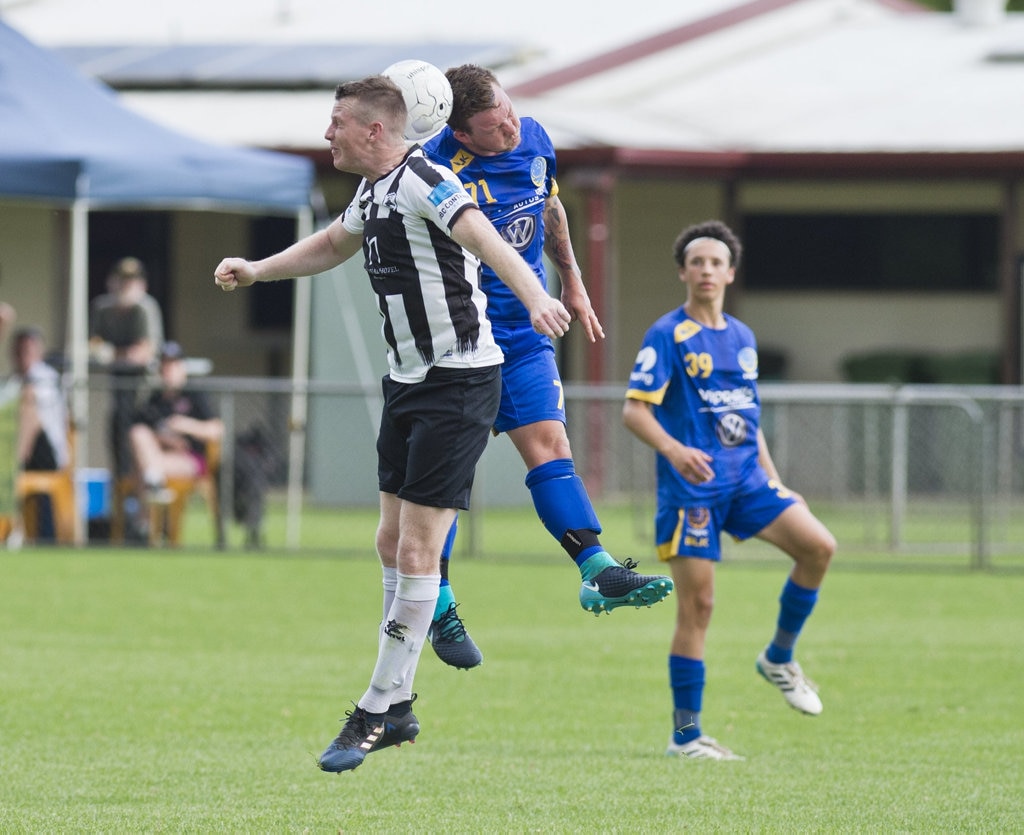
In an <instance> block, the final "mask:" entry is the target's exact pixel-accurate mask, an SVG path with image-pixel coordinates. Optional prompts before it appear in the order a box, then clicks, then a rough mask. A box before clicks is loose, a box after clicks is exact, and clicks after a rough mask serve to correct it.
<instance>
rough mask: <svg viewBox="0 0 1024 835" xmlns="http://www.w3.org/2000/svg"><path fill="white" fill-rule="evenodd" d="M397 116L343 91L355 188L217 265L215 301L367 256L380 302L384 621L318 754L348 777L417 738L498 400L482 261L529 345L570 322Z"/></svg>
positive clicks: (390, 100) (337, 115) (366, 87)
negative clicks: (445, 559)
mask: <svg viewBox="0 0 1024 835" xmlns="http://www.w3.org/2000/svg"><path fill="white" fill-rule="evenodd" d="M405 120H406V110H405V104H404V101H403V99H402V94H401V92H400V91H399V89H398V88H397V87H396V86H395V85H394V84H393V83H392V82H391V81H389V80H388V79H386V78H384V77H383V76H371V77H369V78H366V79H363V80H361V81H354V82H348V83H345V84H341V85H339V86H338V89H337V91H336V93H335V104H334V109H333V110H332V113H331V122H330V125H329V126H328V128H327V132H326V134H325V138H326V139H327V141H328V142H329V143H330V147H331V155H332V158H333V162H334V166H335V168H337V169H338V170H340V171H348V172H351V173H354V174H358V175H360V176H361V177H362V178H363V180H362V181H361V182H360V184H359V186H358V188H357V189H356V194H355V197H354V198H353V199H352V202H351V203H350V204H349V206H348V208H347V209H346V210H345V212H344V214H343V215H342V216H341V217H339V218H337V219H336V220H334V221H333V222H332V223H331V224H330V225H329V226H328V227H327V228H326V229H324V230H321V231H318V232H315V233H314V234H312V235H310V236H309V237H307V238H304V239H303V240H301V241H299V242H297V243H295V244H293V245H292V246H290V247H288V248H287V249H285V250H283V251H281V252H279V253H277V254H275V255H272V256H270V257H268V258H265V259H263V260H260V261H255V262H250V261H247V260H244V259H242V258H226V259H224V260H223V261H221V263H220V264H219V265H218V266H217V269H216V270H215V272H214V278H215V280H216V283H217V284H218V285H219V286H220V287H222V288H223V289H224V290H234V289H235V288H236V287H245V286H248V285H251V284H253V283H254V282H256V281H275V280H278V279H284V278H295V277H298V276H309V275H316V274H318V273H322V272H324V271H326V270H329V269H331V268H332V267H335V266H337V265H338V264H341V263H342V262H343V261H345V260H347V259H348V258H349V257H351V256H353V255H355V253H356V252H358V251H359V250H360V248H362V252H363V259H364V266H365V268H366V272H367V274H368V275H369V280H370V285H371V287H372V288H373V289H374V291H375V292H376V294H377V298H378V305H379V308H380V312H381V315H382V316H383V319H384V323H383V326H382V333H383V336H384V340H385V342H386V343H387V349H388V365H389V369H390V370H389V374H388V376H387V377H385V378H384V380H383V383H382V387H383V392H384V410H383V414H382V417H381V426H380V432H379V434H378V438H377V454H378V482H379V487H380V508H381V511H380V524H379V527H378V531H377V540H376V546H377V552H378V554H379V556H380V559H381V564H382V567H383V573H384V618H383V620H382V621H381V625H380V630H379V653H378V657H377V662H376V665H375V667H374V670H373V674H372V676H371V678H370V685H369V687H368V688H367V690H366V692H365V693H364V694H363V696H362V697H361V698H360V699H359V702H358V704H357V705H356V707H355V710H353V711H351V712H350V713H349V715H348V720H347V721H346V723H345V726H344V727H343V728H342V731H341V733H340V734H339V735H338V737H337V738H336V739H335V740H334V741H333V742H332V743H331V744H330V745H329V746H328V748H327V749H326V750H325V751H324V752H323V754H321V756H320V759H319V765H320V767H321V768H322V769H323V770H325V771H347V770H350V769H353V768H356V767H357V766H359V765H360V764H361V763H362V762H363V760H364V759H365V757H366V755H367V754H368V753H370V752H371V751H375V750H378V749H379V748H381V747H384V746H386V745H393V744H397V743H400V742H403V741H406V740H411V739H413V738H414V737H415V736H416V734H417V733H418V732H419V723H418V721H417V720H416V719H415V716H413V714H412V711H411V707H412V701H413V699H414V695H413V693H412V687H413V679H414V675H415V670H416V665H417V663H418V661H419V656H420V651H421V650H422V648H423V644H424V642H425V641H426V635H427V630H428V628H429V626H430V621H431V618H432V616H433V612H434V605H435V601H436V599H437V595H438V584H439V581H440V575H439V574H438V555H439V554H440V553H441V548H442V544H443V542H444V540H445V537H446V536H447V533H448V530H449V528H450V527H451V524H452V521H453V520H454V518H455V515H456V512H457V510H458V509H467V508H468V507H469V495H470V489H471V487H472V482H473V473H474V469H475V467H476V463H477V461H478V459H479V457H480V455H481V453H482V452H483V449H484V447H485V446H486V444H487V439H488V436H489V433H490V427H491V426H492V424H493V422H494V417H495V415H496V413H497V408H498V400H499V397H500V392H501V377H500V366H501V362H502V354H501V351H500V349H499V348H498V346H497V344H496V343H495V341H494V337H493V335H492V332H491V326H490V323H489V322H488V320H487V316H486V314H485V307H486V298H485V297H484V295H483V293H482V291H481V289H480V284H479V281H480V259H484V260H486V261H487V263H488V264H490V265H491V266H492V268H493V269H494V270H495V271H496V272H497V274H498V275H499V276H501V278H502V280H503V281H505V282H507V283H508V284H509V286H510V287H512V289H513V292H514V293H515V294H516V296H517V297H518V298H520V299H521V300H522V302H523V304H524V305H525V306H526V308H527V310H528V311H529V320H530V324H531V326H532V327H533V328H536V330H537V332H538V333H542V334H544V335H545V336H547V337H559V336H562V335H564V334H565V333H566V332H567V331H568V327H569V321H570V316H569V313H568V311H567V310H566V309H565V307H564V306H563V305H562V304H561V302H559V301H558V300H557V299H553V298H551V297H550V296H549V295H548V293H547V292H546V291H545V290H544V288H543V287H541V286H540V285H539V284H537V281H536V279H535V278H534V275H533V273H532V272H531V271H530V269H529V268H528V267H527V266H526V264H525V263H524V262H523V260H522V259H521V258H520V257H519V255H518V254H517V253H516V251H515V250H514V249H513V248H512V247H511V246H510V245H509V244H507V243H506V242H505V241H503V240H502V239H501V237H500V236H499V235H498V234H497V232H496V231H495V230H494V228H493V227H492V226H491V225H490V224H489V223H488V222H487V219H486V218H485V217H484V215H483V213H482V212H480V211H479V209H478V208H477V206H476V204H475V203H474V202H473V200H472V199H471V198H470V197H469V195H468V194H466V192H465V190H464V189H463V188H462V186H461V184H460V183H459V182H458V180H457V179H456V178H455V177H454V175H453V174H452V173H451V172H450V171H448V170H446V169H444V168H442V167H440V166H436V165H434V164H433V163H431V162H430V161H428V160H427V159H426V158H425V157H424V156H423V153H422V151H421V150H420V149H419V148H418V147H414V148H412V149H410V148H408V147H407V146H406V143H405V140H404V139H403V135H402V134H403V131H404V128H405Z"/></svg>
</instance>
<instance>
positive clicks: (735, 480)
mask: <svg viewBox="0 0 1024 835" xmlns="http://www.w3.org/2000/svg"><path fill="white" fill-rule="evenodd" d="M725 322H726V326H725V327H724V328H721V329H719V330H716V329H713V328H708V327H705V326H703V325H701V324H698V323H697V322H695V321H694V320H693V319H691V318H689V317H688V316H687V315H686V311H685V310H684V309H683V308H679V309H678V310H674V311H672V312H671V313H668V314H666V315H664V316H662V317H661V318H660V319H658V321H657V322H655V323H654V324H653V325H652V326H651V328H650V330H648V331H647V334H646V336H645V337H644V341H643V346H642V347H641V349H640V353H639V354H638V355H637V358H636V364H635V365H634V367H633V372H632V374H630V377H629V389H628V390H627V392H626V397H627V398H632V399H635V400H642V401H644V402H646V403H650V404H652V407H653V413H654V416H655V417H656V418H657V420H658V422H659V423H660V424H661V425H662V427H663V428H664V429H665V431H666V432H668V433H669V434H670V435H671V436H672V437H674V438H675V439H676V440H678V441H680V442H681V443H683V444H685V445H686V446H691V447H696V448H697V449H701V450H703V451H705V452H707V453H708V454H709V455H711V456H712V459H713V460H712V461H711V468H712V469H713V470H714V472H715V477H714V478H713V479H711V481H709V482H708V483H706V484H701V485H696V484H691V483H690V482H688V481H687V480H686V479H684V478H683V477H682V476H681V475H680V474H679V473H678V472H677V471H676V469H675V468H674V467H673V466H672V465H671V464H670V463H669V462H668V460H667V459H666V458H664V456H662V455H660V454H659V455H658V456H657V468H658V505H659V507H686V506H688V505H693V504H695V503H701V504H715V503H716V502H719V501H722V500H723V499H727V498H728V497H730V496H731V495H733V494H734V493H735V492H736V491H737V490H738V489H741V488H742V487H743V485H744V484H746V483H747V480H748V479H749V478H750V476H751V475H753V474H754V472H755V471H756V470H757V469H758V460H757V459H758V444H757V434H758V426H759V422H760V415H761V403H760V399H759V397H758V393H757V343H756V341H755V339H754V334H753V332H752V331H751V330H750V328H748V327H747V326H746V325H744V324H743V323H742V322H741V321H739V320H738V319H736V318H734V317H732V316H729V315H726V316H725Z"/></svg>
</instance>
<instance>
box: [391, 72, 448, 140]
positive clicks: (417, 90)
mask: <svg viewBox="0 0 1024 835" xmlns="http://www.w3.org/2000/svg"><path fill="white" fill-rule="evenodd" d="M382 75H385V76H387V77H388V78H390V79H391V80H392V81H394V82H395V84H397V85H398V87H399V89H401V91H402V95H403V96H404V97H405V107H406V109H407V110H408V111H409V121H408V122H406V125H405V138H406V139H410V140H412V141H414V142H418V141H419V140H421V139H427V138H429V137H431V136H433V135H434V134H435V133H437V132H438V131H439V130H441V128H443V127H444V126H445V125H446V124H447V123H448V117H449V116H451V115H452V85H451V84H449V83H448V79H447V78H445V77H444V73H443V72H441V71H440V70H439V69H438V68H437V67H435V66H434V65H433V64H428V63H427V62H426V61H417V60H415V59H410V60H407V61H398V62H397V63H395V64H392V65H391V66H390V67H388V68H387V69H386V70H384V72H383V73H382Z"/></svg>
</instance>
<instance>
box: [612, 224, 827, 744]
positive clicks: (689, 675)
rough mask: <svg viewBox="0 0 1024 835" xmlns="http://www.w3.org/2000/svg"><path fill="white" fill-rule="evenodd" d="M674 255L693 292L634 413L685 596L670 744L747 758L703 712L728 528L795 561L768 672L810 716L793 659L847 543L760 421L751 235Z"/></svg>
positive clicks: (646, 351) (642, 365) (681, 246)
mask: <svg viewBox="0 0 1024 835" xmlns="http://www.w3.org/2000/svg"><path fill="white" fill-rule="evenodd" d="M674 253H675V259H676V263H677V264H678V265H679V278H680V280H681V281H682V283H683V284H684V286H685V287H686V302H685V303H684V304H683V306H682V307H680V308H678V309H677V310H674V311H672V312H671V313H667V314H666V315H664V316H662V317H661V318H660V319H658V321H657V322H655V323H654V325H652V326H651V328H650V330H648V331H647V335H646V336H645V337H644V341H643V345H642V347H641V349H640V353H639V354H638V355H637V358H636V365H635V366H634V368H633V372H632V374H631V375H630V378H629V389H628V390H627V392H626V402H625V405H624V407H623V420H624V422H625V424H626V426H627V427H628V428H629V429H630V430H631V431H632V432H633V433H634V434H635V435H636V436H637V437H638V438H639V439H640V440H641V441H643V442H644V443H646V444H647V445H648V446H650V447H652V448H653V449H655V450H656V452H657V496H658V497H657V511H656V518H655V534H656V544H657V548H658V555H659V557H660V558H661V559H662V560H665V561H667V562H669V564H670V565H671V568H672V577H673V579H674V580H675V585H676V590H677V594H678V598H677V599H678V606H677V614H676V625H675V632H674V634H673V638H672V646H671V652H670V655H669V660H668V666H669V682H670V685H671V687H672V695H673V707H674V713H673V733H672V737H671V738H670V740H669V745H668V751H667V753H668V754H670V755H673V756H681V757H693V758H707V759H716V760H733V759H741V758H740V757H737V756H736V755H735V754H733V753H732V751H730V750H729V749H728V748H726V747H725V746H724V745H721V744H720V743H718V742H717V741H716V740H715V739H713V738H711V737H709V736H705V735H704V734H703V732H702V731H701V719H700V713H701V706H702V704H701V703H702V699H703V691H704V644H705V638H706V635H707V629H708V625H709V623H710V621H711V612H712V607H713V598H714V579H715V574H714V571H715V563H716V562H718V561H719V560H720V559H721V550H720V543H719V536H720V534H721V533H722V532H723V531H724V532H726V533H729V534H731V535H732V536H734V537H736V538H737V539H741V540H742V539H747V538H749V537H752V536H756V537H758V538H760V539H763V540H765V541H767V542H770V543H772V544H773V545H775V546H776V547H778V548H780V549H781V550H783V551H785V552H786V554H788V555H789V556H790V557H791V558H792V560H793V563H794V565H793V569H792V571H791V572H790V575H789V578H788V579H787V581H786V583H785V585H784V586H783V589H782V595H781V597H780V598H779V603H780V609H779V616H778V621H777V625H776V631H775V635H774V637H773V638H772V640H771V642H770V643H769V644H768V646H767V647H766V649H765V650H764V651H762V652H761V654H760V655H759V656H758V658H757V661H756V669H757V671H758V672H759V673H760V674H761V675H762V676H764V678H765V679H767V680H768V681H769V682H770V683H772V684H774V685H775V686H776V687H778V688H779V690H781V691H782V695H783V696H784V697H785V699H786V701H787V702H788V703H789V705H790V706H792V707H793V708H795V709H797V710H799V711H801V712H803V713H806V714H810V715H816V714H819V713H821V710H822V706H821V699H820V698H819V697H818V694H817V690H816V687H815V686H814V685H813V684H812V683H811V682H810V681H809V680H808V679H807V678H806V677H805V676H804V674H803V671H802V670H801V668H800V665H799V664H798V663H797V662H796V661H794V660H793V647H794V645H795V643H796V640H797V637H798V636H799V634H800V631H801V629H802V627H803V625H804V622H805V621H806V619H807V617H808V616H809V615H810V614H811V610H812V609H813V608H814V604H815V602H816V601H817V597H818V589H819V588H820V586H821V584H822V581H823V580H824V578H825V572H826V571H827V570H828V566H829V562H830V561H831V558H832V554H833V553H834V551H835V547H836V542H835V539H834V538H833V537H832V534H831V533H829V531H828V530H827V529H826V528H825V526H824V525H823V524H822V523H821V522H820V521H819V520H818V519H817V518H816V517H815V516H814V515H813V514H812V513H811V511H810V510H809V509H808V508H807V505H806V503H805V502H804V501H803V499H802V498H801V497H800V496H799V495H797V494H796V493H793V492H791V491H789V490H787V489H786V488H785V487H784V486H783V484H782V481H781V479H780V478H779V474H778V472H777V471H776V469H775V465H774V463H773V462H772V459H771V456H770V455H769V453H768V447H767V444H766V443H765V438H764V433H763V432H762V431H761V428H760V425H759V424H760V414H761V404H760V399H759V397H758V392H757V344H756V342H755V339H754V334H753V332H752V331H751V330H750V328H748V327H747V326H746V325H744V324H743V323H742V322H740V321H739V320H738V319H735V318H734V317H732V316H730V315H728V314H727V313H724V312H723V306H724V302H725V291H726V288H727V287H728V286H729V285H730V284H732V282H733V280H734V278H735V275H736V268H737V266H738V265H739V261H740V254H741V245H740V242H739V240H738V239H737V238H736V236H735V235H734V234H733V232H732V230H730V229H729V227H728V226H726V225H725V224H724V223H721V222H719V221H707V222H705V223H701V224H698V225H696V226H691V227H689V228H687V229H684V230H683V232H682V233H681V234H680V235H679V237H678V238H677V239H676V243H675V249H674Z"/></svg>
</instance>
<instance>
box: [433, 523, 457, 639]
mask: <svg viewBox="0 0 1024 835" xmlns="http://www.w3.org/2000/svg"><path fill="white" fill-rule="evenodd" d="M458 529H459V517H458V516H456V517H455V519H454V520H453V521H452V526H451V527H450V528H449V529H448V538H447V539H445V541H444V546H443V547H442V548H441V582H440V583H439V584H438V590H437V605H436V606H435V607H434V617H433V618H432V620H437V619H438V618H439V617H441V615H443V614H444V613H445V612H447V611H448V607H449V606H451V605H452V603H454V602H455V592H454V591H452V587H451V584H450V583H449V582H448V560H449V559H451V556H452V548H454V547H455V534H456V533H458Z"/></svg>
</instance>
